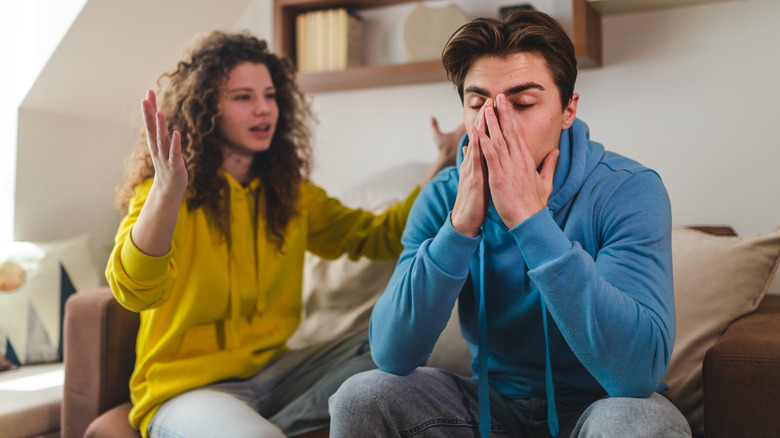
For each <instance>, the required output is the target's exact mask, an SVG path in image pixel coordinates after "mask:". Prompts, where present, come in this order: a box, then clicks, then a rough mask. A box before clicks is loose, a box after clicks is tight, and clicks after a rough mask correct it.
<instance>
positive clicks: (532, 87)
mask: <svg viewBox="0 0 780 438" xmlns="http://www.w3.org/2000/svg"><path fill="white" fill-rule="evenodd" d="M502 93H503V94H504V95H506V98H507V100H508V101H509V103H511V104H512V106H513V110H512V111H513V112H512V116H513V117H517V120H519V122H520V126H521V127H522V129H523V131H522V135H523V137H524V141H525V142H526V144H527V145H528V148H529V150H530V151H531V154H532V155H533V157H534V160H535V161H536V166H537V167H538V166H539V165H540V164H541V162H542V161H543V160H544V158H545V157H546V156H547V154H549V153H550V152H551V151H552V150H554V149H557V148H558V142H559V140H560V136H561V131H562V130H564V129H568V128H569V127H570V126H571V124H572V123H573V122H574V117H575V115H576V113H577V101H578V99H579V96H578V95H577V94H575V95H574V96H573V97H572V99H571V100H570V101H569V102H568V103H567V105H566V107H565V108H564V109H561V98H560V94H559V91H558V87H557V86H556V85H555V82H553V78H552V75H551V74H550V71H549V70H548V68H547V64H546V63H545V61H544V58H542V57H540V56H537V55H534V54H531V53H515V54H512V55H510V56H507V57H505V58H498V57H493V56H485V57H482V58H479V59H477V60H476V61H475V62H474V64H473V65H472V66H471V69H469V71H468V73H467V74H466V79H465V81H464V82H463V121H464V123H465V126H466V128H467V132H470V127H471V126H474V124H475V123H476V122H477V114H478V113H479V109H480V108H481V107H482V104H483V103H485V100H487V99H488V98H492V99H493V101H495V97H496V96H497V95H499V94H502ZM503 116H506V115H503Z"/></svg>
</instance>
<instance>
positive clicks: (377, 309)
mask: <svg viewBox="0 0 780 438" xmlns="http://www.w3.org/2000/svg"><path fill="white" fill-rule="evenodd" d="M456 188H457V172H456V171H455V170H454V169H452V170H451V171H445V172H442V173H440V174H439V176H437V177H436V178H435V179H434V180H433V181H431V183H429V184H428V185H426V187H425V188H424V189H423V190H422V192H421V193H420V195H419V196H418V197H417V200H416V201H415V203H414V205H413V206H412V210H411V212H410V213H409V218H408V220H407V224H406V229H405V231H404V235H403V237H402V243H403V245H404V250H403V253H402V254H401V257H400V258H399V260H398V264H397V265H396V268H395V272H394V273H393V276H392V277H391V278H390V282H389V283H388V285H387V288H386V289H385V292H384V293H383V294H382V296H381V297H380V298H379V300H378V301H377V303H376V305H375V306H374V310H373V312H372V314H371V323H370V326H369V341H370V344H371V355H372V357H373V359H374V362H376V364H377V365H378V366H379V368H380V369H382V370H383V371H386V372H389V373H393V374H400V375H404V374H408V373H410V372H412V371H413V370H414V369H415V368H416V367H417V366H419V365H420V364H422V363H423V362H424V361H425V360H426V359H427V358H428V356H430V354H431V351H433V347H434V345H435V344H436V341H437V339H438V338H439V335H440V334H441V332H442V330H444V327H445V326H446V325H447V322H448V320H449V318H450V315H451V313H452V309H453V307H454V305H455V301H456V299H457V298H458V295H459V294H460V291H461V289H462V288H463V285H464V283H465V282H466V279H467V278H468V273H469V272H468V271H469V262H470V260H471V258H472V256H473V254H474V253H475V251H476V250H477V247H478V246H479V241H480V237H479V236H477V237H475V238H471V237H468V236H465V235H463V234H460V233H458V232H457V231H456V230H455V229H454V228H452V223H451V221H450V216H449V213H450V211H451V206H452V203H453V202H454V200H455V192H456Z"/></svg>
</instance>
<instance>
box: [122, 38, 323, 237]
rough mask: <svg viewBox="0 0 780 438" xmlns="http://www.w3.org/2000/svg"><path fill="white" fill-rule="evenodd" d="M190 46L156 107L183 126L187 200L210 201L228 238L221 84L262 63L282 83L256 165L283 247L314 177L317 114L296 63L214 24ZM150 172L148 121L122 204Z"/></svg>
mask: <svg viewBox="0 0 780 438" xmlns="http://www.w3.org/2000/svg"><path fill="white" fill-rule="evenodd" d="M188 47H189V48H188V49H185V52H184V54H183V55H182V57H181V59H180V60H179V62H178V64H177V66H176V68H175V70H173V71H172V72H168V73H163V74H162V75H161V76H160V77H159V78H158V79H157V87H158V89H159V93H158V98H157V103H158V108H159V110H160V111H161V112H162V113H163V114H165V117H166V120H167V121H168V128H169V129H171V130H177V131H179V132H180V133H181V139H182V142H181V143H182V144H181V148H182V156H183V158H184V162H185V164H186V167H187V173H188V176H189V185H188V187H187V192H186V194H185V199H186V203H187V207H188V208H189V209H190V210H195V209H198V208H204V209H205V211H206V212H207V216H209V217H210V219H211V220H213V221H214V223H215V224H216V226H217V227H218V229H219V230H220V231H221V232H222V233H223V234H224V236H225V237H226V238H228V239H229V238H230V231H229V230H230V229H229V224H230V217H229V212H230V206H229V205H228V202H229V197H228V196H227V193H228V192H227V190H228V186H227V182H226V181H225V180H224V178H223V177H221V176H220V174H219V169H220V167H221V166H222V159H223V158H222V151H221V149H220V147H219V146H218V140H219V136H218V134H217V131H216V120H217V118H218V117H219V116H220V113H221V109H220V107H219V97H220V91H221V90H222V88H223V87H225V86H226V84H227V80H228V74H229V73H230V72H231V71H232V70H233V68H235V67H236V66H237V65H238V64H241V63H243V62H247V61H248V62H253V63H258V64H264V65H265V66H266V67H267V68H268V71H269V72H270V74H271V80H272V81H273V84H274V86H275V88H276V100H277V104H278V106H279V119H278V121H277V125H276V131H275V134H274V137H273V139H272V142H271V146H270V148H269V149H268V150H267V151H265V152H262V153H258V154H257V155H255V158H254V161H253V163H252V167H251V172H252V175H253V176H256V177H259V178H260V180H261V182H262V194H263V195H264V201H265V202H264V205H265V219H266V223H267V228H268V234H269V236H271V237H272V238H274V239H276V240H277V243H278V244H279V246H280V247H281V245H282V244H283V243H284V230H285V228H286V227H287V224H288V223H289V221H290V220H291V219H292V218H293V217H295V216H296V215H297V213H298V212H297V209H296V205H297V202H298V197H299V192H300V184H301V182H302V181H304V180H308V179H309V175H310V172H311V160H312V152H311V145H310V134H311V133H310V130H309V127H308V122H309V120H311V119H313V117H312V112H311V108H310V106H309V104H308V103H307V102H306V100H305V98H304V96H303V93H302V92H301V91H300V89H299V88H298V85H297V84H296V81H295V70H294V67H293V66H292V64H291V63H290V62H289V61H288V60H287V59H286V58H282V57H278V56H276V55H275V54H273V53H271V52H270V51H269V49H268V45H267V43H266V42H265V41H262V40H259V39H257V38H255V37H253V36H251V35H249V34H246V33H234V34H230V33H223V32H212V33H210V34H207V35H205V36H200V37H198V38H196V39H195V40H193V42H192V43H191V44H190V45H189V46H188ZM152 176H154V167H153V165H152V159H151V156H150V155H149V148H148V146H147V143H146V132H145V130H144V129H142V130H141V137H140V138H139V140H138V141H137V142H136V145H135V149H134V151H133V153H132V155H131V157H130V160H129V163H128V165H127V170H126V177H125V181H124V183H123V185H122V186H121V187H120V189H119V192H118V194H117V197H116V206H117V209H119V210H120V211H121V212H123V213H126V212H127V209H128V205H129V202H130V198H132V196H133V195H134V193H135V188H136V187H137V186H138V185H139V184H141V183H142V182H143V181H144V180H146V179H148V178H151V177H152ZM257 196H260V193H259V192H258V194H257Z"/></svg>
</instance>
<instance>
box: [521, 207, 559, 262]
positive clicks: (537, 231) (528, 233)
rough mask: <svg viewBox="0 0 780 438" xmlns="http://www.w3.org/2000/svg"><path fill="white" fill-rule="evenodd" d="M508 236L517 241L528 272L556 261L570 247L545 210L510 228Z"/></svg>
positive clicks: (548, 212) (549, 213)
mask: <svg viewBox="0 0 780 438" xmlns="http://www.w3.org/2000/svg"><path fill="white" fill-rule="evenodd" d="M509 234H511V235H512V237H514V238H515V241H517V246H518V247H519V248H520V252H522V253H523V258H524V259H525V263H526V265H528V269H529V270H531V269H535V268H538V267H540V266H542V265H544V264H546V263H549V262H551V261H553V260H555V259H557V258H558V257H560V256H562V255H563V254H564V253H565V252H566V251H568V250H570V249H571V247H572V243H571V241H569V239H568V238H567V237H566V235H565V234H563V231H561V228H560V227H559V226H558V224H557V223H555V220H554V219H553V217H552V213H551V212H550V210H549V209H547V208H544V209H542V210H540V211H539V212H537V213H536V214H535V215H533V216H531V217H529V218H528V219H526V220H525V221H523V222H521V223H520V224H518V225H516V226H515V227H513V228H511V229H510V230H509Z"/></svg>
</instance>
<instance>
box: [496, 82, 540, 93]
mask: <svg viewBox="0 0 780 438" xmlns="http://www.w3.org/2000/svg"><path fill="white" fill-rule="evenodd" d="M531 89H535V90H540V91H544V87H543V86H542V85H541V84H539V83H536V82H526V83H525V84H520V85H517V86H514V87H512V88H510V89H508V90H506V91H504V94H506V95H507V96H509V95H512V94H518V93H522V92H523V91H527V90H531Z"/></svg>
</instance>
